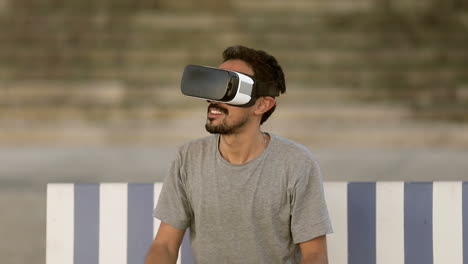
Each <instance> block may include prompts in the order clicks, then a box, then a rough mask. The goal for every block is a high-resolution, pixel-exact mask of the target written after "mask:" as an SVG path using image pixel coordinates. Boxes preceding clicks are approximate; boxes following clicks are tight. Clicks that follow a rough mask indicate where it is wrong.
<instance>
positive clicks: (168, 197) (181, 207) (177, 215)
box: [153, 155, 192, 230]
mask: <svg viewBox="0 0 468 264" xmlns="http://www.w3.org/2000/svg"><path fill="white" fill-rule="evenodd" d="M181 167H182V166H181V159H180V155H179V156H178V158H177V159H176V160H174V161H173V162H172V164H171V167H170V170H169V174H168V175H167V176H166V178H165V180H164V184H163V187H162V190H161V194H160V195H159V200H158V203H157V205H156V208H155V209H154V212H153V216H154V217H156V218H157V219H159V220H161V221H162V222H164V223H166V224H169V225H171V226H173V227H175V228H177V229H181V230H183V229H185V228H187V227H188V226H189V224H190V220H191V211H192V210H191V207H190V203H189V202H188V198H187V189H186V185H185V180H184V177H183V176H184V175H183V174H184V172H183V170H182V169H181Z"/></svg>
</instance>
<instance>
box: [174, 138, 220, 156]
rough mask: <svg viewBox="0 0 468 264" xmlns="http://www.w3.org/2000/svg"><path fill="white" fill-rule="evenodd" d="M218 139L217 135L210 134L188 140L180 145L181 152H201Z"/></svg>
mask: <svg viewBox="0 0 468 264" xmlns="http://www.w3.org/2000/svg"><path fill="white" fill-rule="evenodd" d="M216 139H217V136H216V135H210V136H206V137H202V138H197V139H193V140H190V141H187V142H185V143H183V144H182V145H181V146H180V147H179V153H190V152H200V151H204V150H207V149H208V148H211V147H212V146H213V144H215V143H216Z"/></svg>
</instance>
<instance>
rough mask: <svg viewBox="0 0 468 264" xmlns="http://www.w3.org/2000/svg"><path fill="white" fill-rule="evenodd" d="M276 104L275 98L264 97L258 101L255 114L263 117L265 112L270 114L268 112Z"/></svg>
mask: <svg viewBox="0 0 468 264" xmlns="http://www.w3.org/2000/svg"><path fill="white" fill-rule="evenodd" d="M275 104H276V100H275V98H273V97H271V96H262V97H260V98H258V99H257V105H256V108H255V114H258V115H263V114H264V113H265V112H268V110H270V109H271V108H272V107H273V106H274V105H275Z"/></svg>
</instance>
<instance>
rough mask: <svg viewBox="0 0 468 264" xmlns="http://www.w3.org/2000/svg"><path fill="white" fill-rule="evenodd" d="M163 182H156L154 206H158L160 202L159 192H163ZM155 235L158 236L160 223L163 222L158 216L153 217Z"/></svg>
mask: <svg viewBox="0 0 468 264" xmlns="http://www.w3.org/2000/svg"><path fill="white" fill-rule="evenodd" d="M162 185H163V184H162V182H157V183H155V184H154V206H155V207H156V204H158V199H159V194H160V193H161V189H162ZM153 224H154V228H153V236H156V234H157V233H158V229H159V225H160V224H161V221H160V220H159V219H157V218H156V217H153Z"/></svg>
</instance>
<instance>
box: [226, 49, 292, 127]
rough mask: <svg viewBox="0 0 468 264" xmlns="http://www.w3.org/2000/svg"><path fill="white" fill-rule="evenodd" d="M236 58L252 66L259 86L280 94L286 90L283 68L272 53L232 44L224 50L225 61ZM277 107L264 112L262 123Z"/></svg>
mask: <svg viewBox="0 0 468 264" xmlns="http://www.w3.org/2000/svg"><path fill="white" fill-rule="evenodd" d="M235 59H238V60H242V61H244V62H246V63H247V64H249V65H250V66H251V67H252V69H253V72H254V77H255V82H256V85H257V86H261V87H263V88H264V89H266V90H270V91H274V92H275V93H276V94H278V95H279V94H280V93H281V94H282V93H285V92H286V81H285V79H284V73H283V69H282V68H281V66H280V65H279V64H278V61H277V60H276V59H275V57H273V56H272V55H270V54H268V53H266V52H265V51H263V50H256V49H252V48H247V47H244V46H232V47H228V48H226V49H225V50H224V51H223V60H224V61H228V60H235ZM275 109H276V104H275V105H274V106H273V107H272V108H271V109H270V110H268V111H267V112H265V113H264V114H263V116H262V119H261V121H260V124H263V123H264V122H265V121H267V119H268V118H269V117H270V116H271V114H272V113H273V112H274V111H275Z"/></svg>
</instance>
